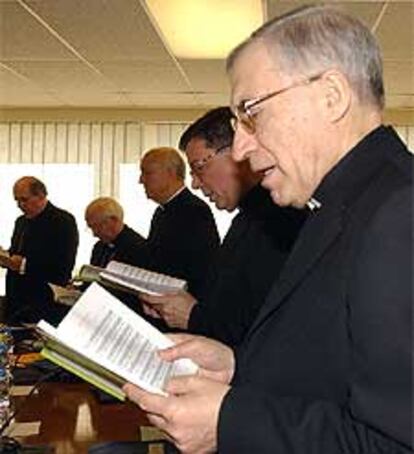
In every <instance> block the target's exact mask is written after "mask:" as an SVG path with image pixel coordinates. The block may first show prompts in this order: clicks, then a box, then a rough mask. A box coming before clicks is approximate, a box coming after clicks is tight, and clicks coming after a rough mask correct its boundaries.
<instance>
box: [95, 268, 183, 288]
mask: <svg viewBox="0 0 414 454" xmlns="http://www.w3.org/2000/svg"><path fill="white" fill-rule="evenodd" d="M101 277H102V278H103V279H106V280H108V281H110V282H116V283H118V284H121V285H124V286H125V287H128V288H132V289H135V290H137V291H142V292H146V293H149V294H153V295H163V294H166V293H171V292H176V291H178V290H182V289H185V288H186V281H184V280H182V279H177V278H175V277H171V276H167V275H165V274H161V273H156V272H154V271H148V270H145V269H143V268H138V267H136V266H131V265H127V264H126V263H120V262H116V261H111V262H109V264H108V265H107V267H106V268H105V270H104V271H102V273H101Z"/></svg>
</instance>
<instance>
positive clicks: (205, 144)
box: [141, 107, 305, 346]
mask: <svg viewBox="0 0 414 454" xmlns="http://www.w3.org/2000/svg"><path fill="white" fill-rule="evenodd" d="M231 120H232V113H231V110H230V109H229V108H228V107H219V108H216V109H213V110H211V111H209V112H207V113H206V114H205V115H203V116H202V117H201V118H199V119H198V120H197V121H195V122H194V123H193V124H192V125H190V126H189V127H188V128H187V130H186V131H185V132H184V133H183V135H182V136H181V139H180V149H182V150H183V151H184V152H185V155H186V157H187V160H188V163H189V166H190V168H191V177H192V186H193V188H195V189H201V190H202V191H203V193H204V195H205V196H207V197H208V198H209V199H210V200H211V201H212V202H214V203H215V205H216V206H217V208H218V209H220V210H227V211H229V212H232V211H234V210H236V209H239V213H238V214H237V215H236V216H235V218H234V219H233V222H232V224H231V226H230V229H229V230H228V232H227V234H226V236H225V238H224V240H223V243H222V245H221V246H220V249H219V251H218V254H217V258H216V260H215V261H214V264H213V266H212V267H211V269H210V272H209V273H208V276H206V280H207V282H208V284H207V285H208V290H207V292H206V294H205V296H204V298H203V299H199V300H198V301H197V300H196V298H194V297H193V296H192V295H191V294H190V293H188V292H185V291H181V292H178V293H175V294H168V295H161V296H155V295H142V297H141V300H143V301H145V302H146V306H145V308H147V307H148V305H149V308H150V311H149V312H150V313H152V314H154V311H155V313H157V314H159V315H160V316H161V317H162V318H164V320H165V321H166V322H167V323H168V324H169V326H170V327H173V328H181V329H185V330H188V331H190V332H192V333H195V334H203V335H206V336H209V337H212V338H214V339H218V340H220V341H222V342H225V343H226V344H227V345H231V346H236V345H238V344H240V342H241V341H242V339H243V337H244V335H245V333H246V331H247V330H248V329H249V327H250V325H251V323H252V322H253V320H254V318H255V316H256V314H257V311H258V310H259V308H260V306H261V305H262V303H263V302H264V299H265V297H266V295H267V293H268V291H269V289H270V286H271V284H272V282H273V281H274V279H275V278H276V276H277V275H278V273H279V272H280V270H281V269H282V266H283V264H284V262H285V260H286V258H287V257H288V255H289V252H290V250H291V248H292V246H293V244H294V242H295V240H296V237H297V234H298V232H299V230H300V228H301V226H302V223H303V221H304V219H305V212H304V210H296V209H293V208H279V207H277V206H275V205H274V203H273V202H272V199H271V197H270V195H269V193H268V192H267V191H266V190H265V189H263V188H262V187H261V186H260V184H259V181H260V179H261V177H262V175H261V174H259V173H254V172H252V170H251V169H250V166H249V164H248V163H247V162H241V163H238V162H235V161H234V160H233V159H232V157H231V146H232V143H233V137H234V130H233V128H232V126H231ZM146 310H147V311H148V309H146Z"/></svg>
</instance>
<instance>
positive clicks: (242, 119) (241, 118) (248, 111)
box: [230, 73, 323, 134]
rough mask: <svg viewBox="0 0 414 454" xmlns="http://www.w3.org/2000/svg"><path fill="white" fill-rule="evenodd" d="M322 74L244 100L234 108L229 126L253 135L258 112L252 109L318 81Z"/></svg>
mask: <svg viewBox="0 0 414 454" xmlns="http://www.w3.org/2000/svg"><path fill="white" fill-rule="evenodd" d="M322 74H323V73H319V74H316V75H315V76H311V77H308V78H306V79H304V80H299V81H298V82H294V83H292V84H291V85H288V86H287V87H285V88H281V89H280V90H276V91H272V92H271V93H268V94H266V95H263V96H259V97H257V98H253V99H245V100H243V101H241V102H240V103H239V104H238V105H237V106H236V108H235V111H234V112H233V115H234V116H233V117H232V118H231V120H230V121H231V125H232V127H233V129H234V130H236V128H237V126H238V124H239V123H240V125H241V126H243V128H244V129H245V130H246V131H247V132H248V133H249V134H254V133H255V132H256V121H255V116H256V115H257V113H258V111H254V110H252V109H253V108H254V107H257V106H258V105H259V104H261V103H263V102H265V101H268V100H269V99H272V98H274V97H275V96H277V95H281V94H282V93H285V92H286V91H288V90H291V89H292V88H296V87H300V86H301V85H309V84H311V83H312V82H315V81H316V80H318V79H320V78H321V77H322Z"/></svg>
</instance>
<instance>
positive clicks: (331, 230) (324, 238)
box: [245, 207, 343, 340]
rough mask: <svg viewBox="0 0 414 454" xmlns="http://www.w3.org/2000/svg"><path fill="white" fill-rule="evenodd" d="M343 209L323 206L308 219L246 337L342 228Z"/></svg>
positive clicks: (299, 279)
mask: <svg viewBox="0 0 414 454" xmlns="http://www.w3.org/2000/svg"><path fill="white" fill-rule="evenodd" d="M342 219H343V210H342V209H341V208H339V207H335V208H334V209H331V210H330V209H329V208H328V207H325V208H324V207H322V209H321V210H320V211H319V212H318V213H316V214H314V215H311V217H310V218H309V219H308V221H307V222H306V224H305V225H304V227H303V230H302V232H301V234H300V235H299V237H298V239H297V242H296V244H295V247H294V248H293V250H292V253H291V254H290V256H289V259H288V260H287V262H286V264H285V266H284V267H283V270H282V272H281V274H280V276H279V279H278V280H277V281H276V282H275V283H274V284H273V287H272V288H271V290H270V292H269V294H268V296H267V298H266V301H265V303H264V304H263V306H262V308H261V310H260V311H259V313H258V316H257V317H256V320H255V321H254V323H253V324H252V327H251V328H250V330H249V333H248V334H247V336H246V339H245V340H247V339H248V338H250V336H251V335H252V334H253V333H254V332H255V331H256V330H257V329H258V328H259V327H260V325H261V324H262V323H263V322H264V321H265V320H266V319H267V318H268V317H269V316H270V315H271V314H272V313H273V312H274V311H276V310H277V309H278V308H279V307H280V306H281V305H282V304H283V302H284V301H285V300H286V298H287V296H288V295H289V294H290V293H291V292H292V291H293V290H294V289H295V288H296V286H297V285H298V284H299V283H300V282H301V281H302V280H303V279H304V278H305V277H306V275H307V274H308V273H309V271H310V270H311V269H312V267H313V265H314V264H315V263H316V262H317V261H318V260H319V259H320V257H321V256H322V255H323V254H324V252H325V251H326V250H327V249H328V248H329V246H330V245H331V244H332V243H333V242H334V241H335V239H336V238H337V237H338V235H340V233H341V230H342Z"/></svg>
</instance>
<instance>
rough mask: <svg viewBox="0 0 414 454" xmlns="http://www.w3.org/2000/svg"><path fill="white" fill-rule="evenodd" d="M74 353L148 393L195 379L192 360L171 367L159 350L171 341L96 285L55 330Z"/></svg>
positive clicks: (184, 360)
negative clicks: (180, 378)
mask: <svg viewBox="0 0 414 454" xmlns="http://www.w3.org/2000/svg"><path fill="white" fill-rule="evenodd" d="M55 335H56V337H57V338H58V339H59V340H60V341H62V342H64V343H65V344H66V345H68V346H69V347H70V348H72V349H73V350H76V351H78V352H79V353H81V354H82V355H84V356H86V357H88V358H90V359H91V360H93V361H94V362H96V363H98V364H101V365H102V366H103V367H105V368H106V369H108V370H110V371H111V372H114V373H115V374H117V375H119V376H121V377H123V378H125V379H126V380H127V381H129V382H131V383H134V384H136V385H138V386H140V387H142V388H144V389H146V390H148V391H151V392H156V393H163V388H164V386H165V383H166V381H167V380H168V379H169V378H170V377H171V376H173V375H187V374H193V373H195V372H196V370H197V366H196V365H195V364H194V363H193V362H192V361H190V360H188V359H182V360H179V361H175V362H174V363H170V362H167V361H163V360H162V359H161V358H160V357H159V355H158V353H157V351H158V350H159V349H160V348H166V347H168V346H170V345H172V344H173V342H172V341H171V340H170V339H169V338H168V337H167V336H165V335H164V334H162V333H161V332H160V331H158V330H157V329H156V328H154V327H153V326H152V325H151V324H149V323H148V322H147V321H145V320H144V319H143V318H142V317H140V316H139V315H138V314H136V313H135V312H133V311H132V310H131V309H129V308H128V307H126V306H125V305H123V304H122V303H121V302H120V301H118V300H117V299H116V298H115V297H114V296H112V295H111V294H110V293H108V292H107V291H106V290H104V289H103V288H102V287H100V286H99V285H97V284H92V285H91V286H90V287H89V288H88V289H87V290H86V292H85V293H84V294H83V295H82V297H81V298H80V299H79V300H78V302H77V303H76V304H75V306H73V308H72V309H71V311H70V312H69V313H68V314H67V315H66V317H65V318H64V319H63V321H62V322H61V323H60V324H59V326H58V327H57V329H56V331H55Z"/></svg>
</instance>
